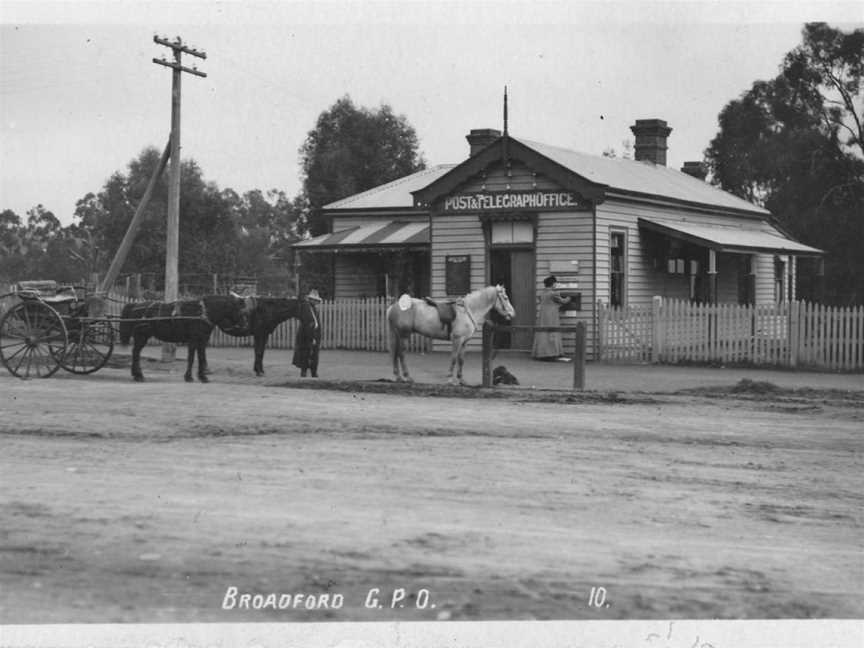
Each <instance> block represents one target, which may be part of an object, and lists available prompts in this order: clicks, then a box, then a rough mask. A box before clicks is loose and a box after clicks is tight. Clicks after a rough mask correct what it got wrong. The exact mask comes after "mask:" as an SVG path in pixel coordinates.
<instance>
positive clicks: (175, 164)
mask: <svg viewBox="0 0 864 648" xmlns="http://www.w3.org/2000/svg"><path fill="white" fill-rule="evenodd" d="M153 42H154V43H157V44H159V45H164V46H165V47H170V48H171V50H172V51H173V53H174V60H173V61H167V60H165V59H164V58H162V59H155V58H154V59H153V62H154V63H156V64H158V65H164V66H165V67H169V68H171V69H172V70H173V82H172V84H171V145H170V146H171V153H170V156H171V168H170V171H169V184H168V224H167V238H166V244H165V297H164V301H166V302H172V301H175V300H176V299H177V286H178V283H179V281H178V273H177V264H178V253H179V241H180V81H181V76H182V73H183V72H188V73H189V74H194V75H195V76H199V77H206V76H207V75H206V74H204V73H203V72H199V71H198V69H197V68H195V67H192V68H188V67H185V66H184V65H183V64H182V62H181V58H182V56H183V54H189V55H191V56H195V57H197V58H200V59H206V58H207V54H206V53H205V52H199V51H198V50H197V49H193V48H191V47H188V46H186V45H184V44H183V41H182V40H181V39H180V37H179V36H177V37H176V38H175V39H174V40H173V41H169V40H168V39H167V38H162V37H159V36H153ZM173 359H174V345H173V344H172V345H169V344H165V345H163V346H162V360H163V361H168V360H173Z"/></svg>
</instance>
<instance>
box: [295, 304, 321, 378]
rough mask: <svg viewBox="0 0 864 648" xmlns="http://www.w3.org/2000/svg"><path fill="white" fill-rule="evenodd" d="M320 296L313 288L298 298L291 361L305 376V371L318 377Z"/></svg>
mask: <svg viewBox="0 0 864 648" xmlns="http://www.w3.org/2000/svg"><path fill="white" fill-rule="evenodd" d="M320 303H321V296H320V295H319V294H318V291H317V290H315V289H314V288H313V289H312V290H310V291H309V294H308V295H306V296H305V297H303V298H302V299H301V300H300V308H299V315H298V319H299V320H300V325H299V326H298V327H297V335H296V337H295V339H294V359H293V360H292V363H293V364H294V366H295V367H298V368H299V369H300V376H301V377H303V378H305V377H306V372H307V371H308V372H309V373H311V374H312V377H313V378H317V377H318V352H319V351H320V349H321V318H320V317H319V316H318V308H317V306H318V304H320Z"/></svg>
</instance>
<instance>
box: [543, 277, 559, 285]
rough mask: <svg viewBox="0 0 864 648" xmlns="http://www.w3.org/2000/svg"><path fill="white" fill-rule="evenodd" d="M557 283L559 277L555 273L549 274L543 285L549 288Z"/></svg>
mask: <svg viewBox="0 0 864 648" xmlns="http://www.w3.org/2000/svg"><path fill="white" fill-rule="evenodd" d="M556 283H558V277H556V276H555V275H549V276H548V277H546V278H545V279H544V280H543V285H544V286H546V287H547V288H549V287H551V286H554V285H555V284H556Z"/></svg>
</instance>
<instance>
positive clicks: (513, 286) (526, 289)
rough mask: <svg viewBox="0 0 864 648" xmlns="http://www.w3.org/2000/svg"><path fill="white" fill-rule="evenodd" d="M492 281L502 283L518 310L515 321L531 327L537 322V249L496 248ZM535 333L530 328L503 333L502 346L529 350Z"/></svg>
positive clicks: (490, 269)
mask: <svg viewBox="0 0 864 648" xmlns="http://www.w3.org/2000/svg"><path fill="white" fill-rule="evenodd" d="M489 257H490V258H489V266H490V267H489V271H490V280H491V282H492V283H493V284H498V283H500V284H502V285H503V286H504V287H505V288H506V289H507V294H508V295H509V296H510V303H511V304H513V308H514V309H515V310H516V317H515V318H514V319H513V321H512V322H511V323H512V324H520V325H526V326H532V325H533V324H534V323H535V322H534V319H535V311H536V304H535V302H534V300H535V295H534V289H535V276H534V250H533V249H493V250H491V251H490V255H489ZM533 340H534V336H533V335H532V333H531V331H530V330H524V329H523V330H517V331H514V332H513V333H512V334H510V336H509V339H507V336H500V337H499V341H498V344H499V346H500V347H501V348H509V349H519V350H530V349H531V345H532V343H533Z"/></svg>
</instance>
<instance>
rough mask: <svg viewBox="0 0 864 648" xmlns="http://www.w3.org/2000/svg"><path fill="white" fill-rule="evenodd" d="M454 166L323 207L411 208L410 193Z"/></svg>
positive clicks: (426, 171) (425, 171)
mask: <svg viewBox="0 0 864 648" xmlns="http://www.w3.org/2000/svg"><path fill="white" fill-rule="evenodd" d="M455 166H456V165H455V164H438V165H436V166H433V167H429V168H428V169H423V170H422V171H418V172H417V173H412V174H411V175H407V176H405V177H404V178H399V179H398V180H393V181H392V182H388V183H387V184H383V185H379V186H377V187H373V188H372V189H369V190H368V191H364V192H362V193H358V194H354V195H353V196H348V197H347V198H342V199H341V200H337V201H335V202H332V203H329V204H327V205H324V209H387V208H394V207H413V206H414V197H413V196H412V195H411V192H412V191H416V190H417V189H422V188H423V187H425V186H426V185H428V184H430V183H432V182H434V181H435V180H437V179H438V178H440V177H441V176H442V175H444V174H445V173H447V172H448V171H449V170H450V169H452V168H453V167H455Z"/></svg>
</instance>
